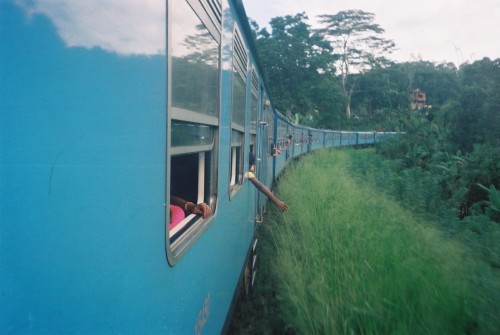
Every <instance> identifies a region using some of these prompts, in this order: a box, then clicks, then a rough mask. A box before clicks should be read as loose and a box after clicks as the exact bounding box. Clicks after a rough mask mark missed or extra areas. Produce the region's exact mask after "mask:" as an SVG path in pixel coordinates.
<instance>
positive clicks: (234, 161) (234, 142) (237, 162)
mask: <svg viewBox="0 0 500 335" xmlns="http://www.w3.org/2000/svg"><path fill="white" fill-rule="evenodd" d="M242 182H243V136H242V134H241V133H240V132H239V131H235V130H233V132H232V135H231V182H230V186H231V191H233V190H235V187H236V186H237V185H241V183H242Z"/></svg>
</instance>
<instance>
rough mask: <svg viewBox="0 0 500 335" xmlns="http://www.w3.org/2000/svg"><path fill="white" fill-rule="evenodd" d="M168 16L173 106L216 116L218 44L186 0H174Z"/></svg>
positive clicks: (217, 99)
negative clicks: (169, 20) (170, 26)
mask: <svg viewBox="0 0 500 335" xmlns="http://www.w3.org/2000/svg"><path fill="white" fill-rule="evenodd" d="M169 17H170V19H171V20H173V22H172V23H171V25H172V29H171V31H172V34H171V35H172V36H171V38H170V40H169V43H170V51H171V52H170V54H171V62H172V63H171V75H172V82H171V83H172V95H171V102H172V106H173V107H178V108H183V109H187V110H191V111H195V112H198V113H203V114H207V115H211V116H216V117H217V116H218V110H219V104H218V101H219V94H218V92H219V89H218V85H219V45H218V43H217V41H216V40H215V39H214V37H213V36H212V35H211V34H210V32H209V31H208V30H207V28H206V27H205V26H204V25H203V23H202V22H201V21H200V19H199V18H198V16H196V14H195V13H194V12H193V10H192V9H191V7H190V6H189V5H188V4H187V3H186V1H180V0H177V1H173V2H172V13H171V14H169Z"/></svg>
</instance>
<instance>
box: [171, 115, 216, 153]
mask: <svg viewBox="0 0 500 335" xmlns="http://www.w3.org/2000/svg"><path fill="white" fill-rule="evenodd" d="M213 140H214V130H213V127H210V126H207V125H203V124H197V123H187V122H180V121H172V147H178V146H197V145H211V144H212V143H213Z"/></svg>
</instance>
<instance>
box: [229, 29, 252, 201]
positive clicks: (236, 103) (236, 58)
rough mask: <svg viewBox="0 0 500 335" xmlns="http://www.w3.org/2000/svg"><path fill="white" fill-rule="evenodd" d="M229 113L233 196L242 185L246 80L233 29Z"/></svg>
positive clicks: (244, 55)
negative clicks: (231, 83) (230, 103)
mask: <svg viewBox="0 0 500 335" xmlns="http://www.w3.org/2000/svg"><path fill="white" fill-rule="evenodd" d="M233 52H234V53H233V76H232V82H233V86H232V112H231V155H230V157H231V176H230V183H229V185H230V191H231V194H234V192H235V191H237V190H238V189H239V188H240V186H241V185H242V184H243V170H244V167H243V161H244V159H243V158H244V157H243V152H244V150H243V148H244V140H245V113H246V96H247V95H246V88H247V85H246V79H247V66H248V56H247V51H246V48H245V46H244V44H243V41H242V39H241V37H240V33H239V31H238V29H237V28H236V27H235V29H234V40H233Z"/></svg>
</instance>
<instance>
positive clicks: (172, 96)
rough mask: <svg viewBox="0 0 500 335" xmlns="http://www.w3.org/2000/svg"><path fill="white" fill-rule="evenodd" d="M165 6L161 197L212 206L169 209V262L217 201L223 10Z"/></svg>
mask: <svg viewBox="0 0 500 335" xmlns="http://www.w3.org/2000/svg"><path fill="white" fill-rule="evenodd" d="M167 12H168V39H167V41H168V47H167V50H168V117H167V120H168V124H167V129H168V137H167V168H166V175H167V176H166V190H167V192H166V201H167V202H168V203H170V202H171V199H172V198H173V197H177V198H181V199H183V200H185V201H188V202H192V203H202V202H203V203H206V204H207V205H209V206H210V208H211V209H212V215H211V216H209V217H207V218H204V217H202V216H201V215H193V214H190V213H188V212H187V211H185V210H184V211H183V209H182V208H181V207H180V206H179V207H177V208H175V209H176V215H175V222H174V220H173V216H174V215H173V213H172V212H173V210H172V209H170V215H168V214H167V215H166V221H167V222H166V227H167V229H166V241H167V243H166V244H167V256H168V260H169V263H170V264H171V265H174V264H175V262H176V261H177V259H178V258H179V257H180V256H181V255H182V254H183V253H184V252H185V251H186V250H188V249H189V247H190V246H191V245H192V243H193V242H194V241H195V240H196V239H197V238H198V236H199V235H200V234H201V233H202V232H203V231H204V230H205V229H206V227H207V226H208V225H209V224H210V223H211V222H212V221H213V220H212V219H213V216H214V213H215V210H216V205H217V161H218V160H217V155H218V146H217V138H218V131H219V109H220V108H219V104H220V102H219V101H220V88H219V86H220V78H219V76H220V43H221V29H222V17H221V13H222V10H221V2H220V0H209V1H208V2H207V0H176V1H168V11H167ZM168 208H169V207H168V206H167V212H168ZM184 209H186V208H184Z"/></svg>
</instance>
